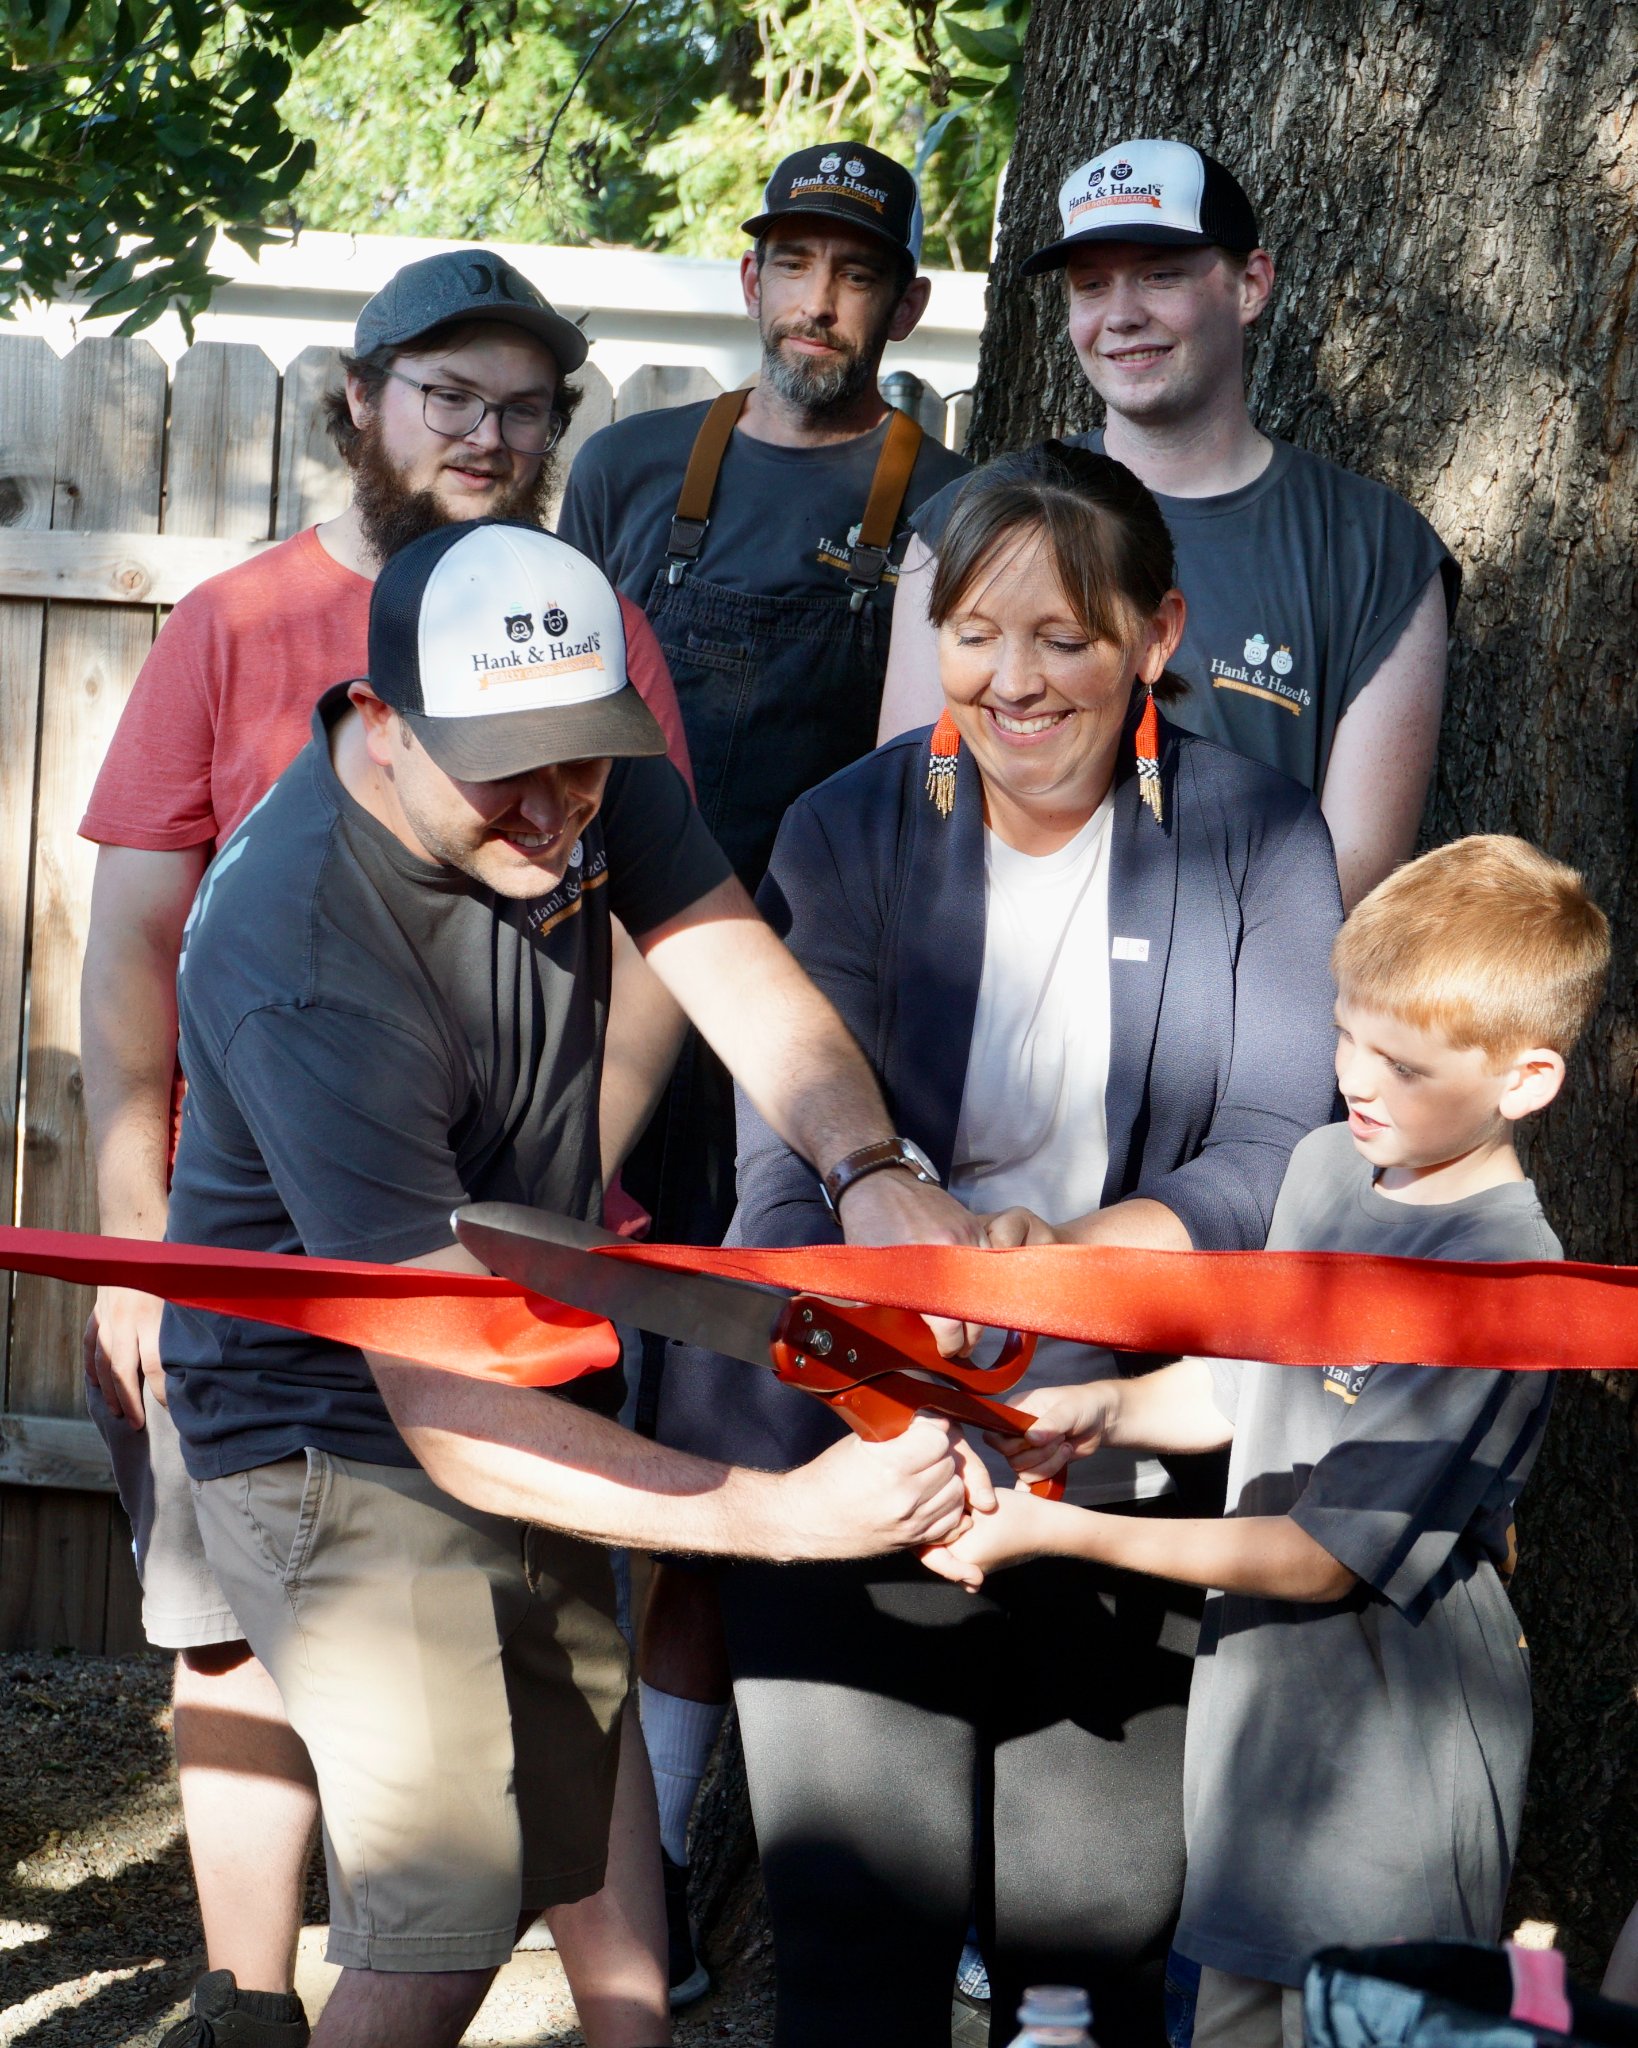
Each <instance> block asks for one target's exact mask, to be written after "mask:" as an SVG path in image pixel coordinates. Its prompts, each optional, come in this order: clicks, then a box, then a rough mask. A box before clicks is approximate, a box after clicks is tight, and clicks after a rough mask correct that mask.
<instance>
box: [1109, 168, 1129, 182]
mask: <svg viewBox="0 0 1638 2048" xmlns="http://www.w3.org/2000/svg"><path fill="white" fill-rule="evenodd" d="M1109 175H1110V177H1111V178H1112V179H1113V180H1114V182H1115V183H1116V184H1117V185H1118V184H1119V183H1120V182H1121V180H1122V179H1123V178H1129V177H1130V176H1131V175H1132V166H1131V165H1130V164H1129V163H1118V164H1112V165H1111V166H1110V169H1109Z"/></svg>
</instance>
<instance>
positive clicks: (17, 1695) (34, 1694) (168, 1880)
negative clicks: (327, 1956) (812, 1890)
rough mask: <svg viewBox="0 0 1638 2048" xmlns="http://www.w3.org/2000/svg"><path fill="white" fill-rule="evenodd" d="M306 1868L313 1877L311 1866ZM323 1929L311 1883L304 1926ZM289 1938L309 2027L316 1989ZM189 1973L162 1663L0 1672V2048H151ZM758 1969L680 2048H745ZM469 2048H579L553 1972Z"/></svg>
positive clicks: (723, 1996) (761, 1998)
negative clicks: (536, 2047) (524, 2047)
mask: <svg viewBox="0 0 1638 2048" xmlns="http://www.w3.org/2000/svg"><path fill="white" fill-rule="evenodd" d="M315 1863H316V1859H315ZM324 1916H325V1905H324V1890H323V1878H322V1874H321V1873H320V1872H319V1871H318V1870H317V1868H315V1874H314V1879H313V1883H312V1887H311V1889H310V1893H309V1900H308V1917H309V1918H310V1919H313V1920H317V1921H320V1922H322V1920H323V1918H324ZM321 1947H322V1936H321V1935H319V1934H318V1933H317V1932H316V1931H315V1932H309V1933H308V1934H307V1935H304V1937H303V1948H302V1961H301V1968H300V1974H301V1983H302V1992H303V1996H304V1997H305V1998H306V1999H307V2001H308V2005H309V2009H310V2010H311V2009H312V2007H313V2005H314V2003H315V2000H316V1997H317V1996H322V1993H323V1991H324V1990H326V1989H327V1988H328V1984H327V1977H328V1975H329V1974H331V1973H328V1972H326V1970H325V1969H324V1967H323V1965H322V1964H321V1963H320V1962H319V1960H318V1956H319V1952H320V1949H321ZM203 1967H204V1958H203V1954H202V1941H201V1936H200V1929H199V1912H198V1908H197V1906H196V1905H195V1903H194V1896H193V1882H192V1878H191V1875H190V1873H189V1869H188V1859H187V1851H186V1848H185V1845H184V1843H183V1840H182V1820H181V1814H180V1810H179V1808H178V1805H177V1797H176V1773H175V1769H174V1766H173V1764H172V1760H171V1744H170V1659H169V1657H168V1656H164V1655H161V1654H158V1653H148V1654H146V1655H143V1656H140V1657H129V1658H122V1659H114V1658H108V1657H85V1656H79V1655H76V1654H74V1653H72V1652H66V1653H65V1652H58V1653H56V1654H50V1653H45V1652H37V1653H31V1654H23V1655H14V1656H0V2048H11V2044H13V2043H17V2044H23V2043H26V2044H27V2048H153V2044H154V2043H155V2042H157V2040H158V2038H159V2036H160V2035H161V2034H162V2033H163V2032H164V2029H165V2027H166V2026H167V2025H168V2024H169V2022H170V2021H171V2019H173V2018H174V2017H175V2016H176V2015H177V2014H178V2013H179V2012H180V2010H181V2009H182V2004H183V2002H184V2001H185V1999H186V1997H187V1993H188V1989H189V1987H190V1986H191V1984H192V1983H193V1980H194V1978H195V1977H196V1976H197V1975H198V1973H199V1971H200V1970H201V1969H202V1968H203ZM771 2031H772V1998H771V1995H770V1992H769V1988H768V1970H767V1959H766V1957H765V1956H752V1957H750V1958H748V1959H747V1960H746V1962H745V1963H744V1964H743V1965H741V1966H740V1967H739V1968H738V1969H737V1970H736V1972H735V1973H734V1974H733V1975H732V1977H731V1978H730V1979H729V1980H728V1981H727V1982H726V1983H725V1984H724V1986H723V1987H722V1988H721V1989H720V1990H719V1991H718V1992H716V1993H715V1994H714V1995H713V1996H712V1997H710V1998H708V1999H706V2000H704V2001H702V2003H701V2004H700V2005H698V2006H696V2007H695V2008H694V2009H693V2011H691V2012H689V2013H687V2014H685V2015H683V2017H682V2019H681V2021H680V2022H679V2024H678V2027H677V2040H678V2044H679V2048H703V2044H706V2043H712V2044H723V2043H727V2042H733V2043H734V2044H735V2048H760V2044H762V2043H765V2042H766V2041H767V2040H768V2039H769V2038H770V2035H771ZM467 2040H468V2042H469V2043H471V2044H472V2048H514V2044H522V2043H539V2044H542V2048H578V2044H579V2043H580V2040H581V2036H580V2032H579V2030H578V2028H577V2027H576V2026H575V2025H574V2015H573V2008H572V2006H571V2005H570V2003H569V2001H568V1997H567V1993H566V1992H565V1991H564V1988H563V1983H562V1976H561V1973H560V1972H559V1970H558V1968H557V1961H556V1958H555V1957H554V1956H552V1955H550V1954H525V1955H520V1956H519V1957H518V1958H517V1959H516V1960H515V1961H514V1962H513V1963H512V1964H511V1965H509V1966H508V1968H507V1969H506V1970H505V1971H503V1972H502V1974H501V1976H500V1978H499V1979H498V1980H497V1982H496V1985H495V1988H494V1990H493V1991H492V1992H491V1993H490V1995H489V1998H488V1999H487V2000H486V2001H485V2003H484V2008H483V2010H482V2011H481V2012H480V2013H479V2015H478V2017H477V2019H476V2020H475V2021H474V2022H473V2025H472V2028H471V2030H470V2032H469V2033H468V2035H467Z"/></svg>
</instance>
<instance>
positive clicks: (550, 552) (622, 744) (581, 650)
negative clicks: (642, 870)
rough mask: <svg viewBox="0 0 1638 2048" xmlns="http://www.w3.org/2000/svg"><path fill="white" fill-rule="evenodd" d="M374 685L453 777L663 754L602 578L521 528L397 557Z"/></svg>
mask: <svg viewBox="0 0 1638 2048" xmlns="http://www.w3.org/2000/svg"><path fill="white" fill-rule="evenodd" d="M369 645H370V674H369V684H370V688H371V689H372V690H373V691H374V692H375V694H376V695H377V696H378V697H379V698H380V699H381V701H382V702H383V703H384V704H390V705H392V707H393V708H394V710H396V711H399V712H401V713H402V714H403V716H404V718H405V720H406V721H407V722H408V724H409V726H410V729H411V730H412V731H413V732H414V734H415V736H416V738H417V739H418V740H419V741H420V742H421V744H422V746H424V747H425V748H426V750H427V752H428V753H429V754H430V755H431V756H432V758H433V760H434V761H436V762H437V764H438V766H439V767H440V768H442V769H443V770H444V771H445V772H446V773H447V774H450V775H455V776H459V777H460V778H461V779H462V780H463V781H468V782H493V781H496V780H498V779H499V778H500V777H502V776H507V775H527V774H529V773H530V772H531V771H532V770H534V769H536V768H546V767H550V766H551V765H552V764H553V763H554V762H558V761H597V760H602V759H604V758H606V757H608V756H611V755H612V756H618V755H625V754H663V753H664V752H665V735H664V733H663V732H662V731H661V730H660V727H659V724H658V722H657V721H656V719H655V717H654V714H653V713H652V712H651V711H650V710H649V708H648V706H647V705H646V704H645V703H644V702H643V700H642V698H641V697H640V696H639V695H638V694H637V692H636V690H635V689H634V688H633V687H632V685H631V683H630V682H629V681H628V680H627V678H626V631H625V625H624V622H623V621H622V619H621V616H620V600H619V598H618V597H617V596H616V595H615V592H614V590H613V587H612V586H611V585H610V583H609V581H608V579H607V577H606V576H604V574H603V573H602V571H601V570H600V569H599V568H597V567H596V565H595V564H594V563H592V562H589V561H587V559H586V557H585V556H584V555H583V554H581V553H580V552H579V551H578V550H577V549H575V548H572V547H570V546H569V544H568V542H567V541H562V540H559V539H558V538H557V536H556V535H555V534H551V533H543V532H542V531H541V530H540V528H539V527H538V526H531V525H529V524H528V523H527V522H526V521H524V520H520V519H472V520H466V521H462V522H458V523H455V524H452V525H449V526H441V527H439V528H438V529H437V530H436V532H433V533H428V534H423V535H422V536H421V538H420V539H419V540H414V541H411V542H410V544H409V545H408V546H407V547H405V548H401V549H400V550H399V552H398V553H397V554H396V555H393V556H391V557H390V558H389V559H388V561H387V563H386V565H385V567H384V568H383V569H382V571H381V574H380V575H379V576H378V577H377V578H376V581H375V589H374V590H373V591H372V592H371V594H370V642H369Z"/></svg>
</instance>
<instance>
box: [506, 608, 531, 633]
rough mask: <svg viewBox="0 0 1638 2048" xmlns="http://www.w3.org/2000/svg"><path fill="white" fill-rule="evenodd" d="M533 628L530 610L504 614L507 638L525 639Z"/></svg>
mask: <svg viewBox="0 0 1638 2048" xmlns="http://www.w3.org/2000/svg"><path fill="white" fill-rule="evenodd" d="M534 630H535V620H534V614H533V613H532V612H508V613H507V615H506V637H507V639H508V640H527V639H528V637H529V635H530V634H531V633H532V632H533V631H534Z"/></svg>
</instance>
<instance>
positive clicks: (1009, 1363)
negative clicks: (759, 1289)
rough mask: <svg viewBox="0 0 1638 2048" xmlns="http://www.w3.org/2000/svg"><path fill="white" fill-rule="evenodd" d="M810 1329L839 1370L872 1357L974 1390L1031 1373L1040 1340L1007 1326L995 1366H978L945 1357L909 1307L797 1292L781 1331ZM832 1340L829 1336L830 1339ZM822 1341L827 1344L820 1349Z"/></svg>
mask: <svg viewBox="0 0 1638 2048" xmlns="http://www.w3.org/2000/svg"><path fill="white" fill-rule="evenodd" d="M798 1328H800V1330H801V1331H802V1332H804V1333H805V1332H811V1333H812V1336H811V1338H809V1339H808V1343H807V1348H809V1349H810V1350H814V1351H816V1353H817V1355H818V1356H819V1357H821V1358H823V1359H824V1360H825V1361H826V1363H827V1364H830V1365H833V1366H835V1367H836V1368H837V1369H838V1370H839V1371H841V1370H844V1369H851V1367H852V1366H853V1365H854V1364H855V1363H861V1364H862V1363H865V1362H868V1363H869V1364H870V1365H871V1366H872V1367H873V1366H875V1365H877V1364H882V1365H886V1366H887V1367H889V1368H892V1369H896V1370H900V1371H902V1370H903V1369H904V1368H905V1367H906V1366H909V1367H912V1368H913V1369H914V1370H915V1371H917V1372H936V1373H937V1374H938V1375H939V1377H940V1378H941V1379H944V1380H948V1381H949V1382H950V1383H951V1384H952V1385H954V1386H958V1387H969V1388H971V1390H972V1391H973V1392H974V1393H975V1394H991V1393H994V1394H1004V1393H1005V1392H1006V1391H1007V1389H1008V1388H1009V1387H1015V1386H1017V1384H1018V1382H1019V1381H1020V1380H1021V1379H1022V1378H1023V1377H1024V1374H1025V1373H1026V1372H1028V1370H1029V1365H1030V1360H1031V1359H1032V1358H1033V1357H1034V1356H1035V1347H1036V1345H1037V1343H1039V1341H1040V1339H1039V1338H1038V1337H1036V1335H1035V1333H1034V1332H1033V1331H1032V1330H1009V1331H1008V1332H1007V1334H1006V1337H1005V1339H1004V1341H1003V1343H1002V1345H1001V1350H1000V1352H999V1354H998V1355H997V1357H996V1360H995V1363H994V1364H993V1365H974V1364H973V1363H972V1361H971V1360H970V1359H966V1358H946V1357H945V1356H944V1354H943V1353H942V1352H941V1351H940V1350H939V1348H938V1346H937V1344H936V1343H934V1341H933V1333H932V1331H931V1330H929V1329H928V1327H927V1323H926V1320H925V1318H923V1317H922V1316H919V1315H917V1314H916V1313H915V1311H914V1310H913V1309H908V1308H865V1307H861V1306H860V1305H858V1304H857V1303H854V1302H843V1301H831V1300H829V1299H827V1298H826V1297H825V1296H824V1295H822V1294H796V1295H793V1296H792V1297H791V1302H790V1307H789V1308H788V1309H787V1311H786V1313H785V1318H784V1320H783V1322H782V1323H781V1324H780V1329H779V1334H780V1336H781V1337H786V1336H787V1334H789V1335H791V1336H792V1337H793V1338H794V1336H795V1334H796V1333H797V1331H798ZM827 1340H828V1341H827ZM821 1345H824V1346H825V1348H819V1347H820V1346H821Z"/></svg>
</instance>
